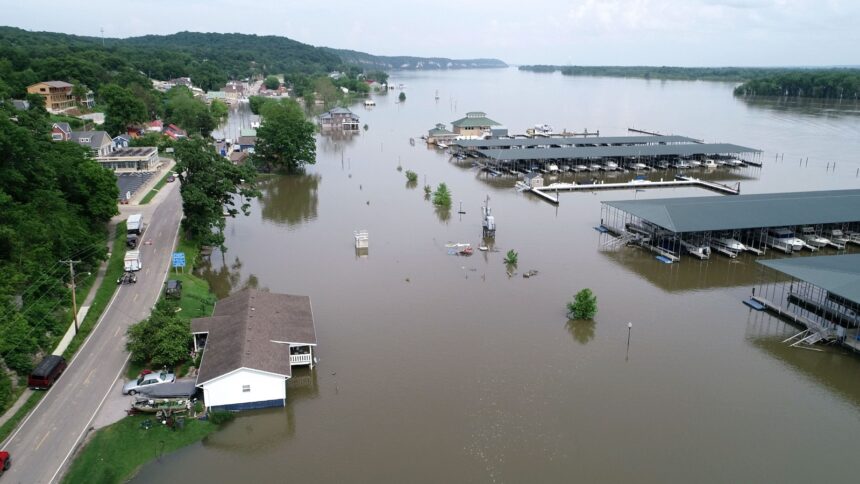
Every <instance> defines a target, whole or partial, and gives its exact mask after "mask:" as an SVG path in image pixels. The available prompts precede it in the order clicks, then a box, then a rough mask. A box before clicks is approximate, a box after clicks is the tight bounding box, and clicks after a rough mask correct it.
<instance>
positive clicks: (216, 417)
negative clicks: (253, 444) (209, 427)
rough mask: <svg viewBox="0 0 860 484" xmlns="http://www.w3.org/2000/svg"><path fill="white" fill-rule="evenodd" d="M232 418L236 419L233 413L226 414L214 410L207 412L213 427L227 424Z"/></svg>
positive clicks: (223, 411) (222, 411)
mask: <svg viewBox="0 0 860 484" xmlns="http://www.w3.org/2000/svg"><path fill="white" fill-rule="evenodd" d="M234 418H236V414H234V413H233V412H228V411H226V410H215V411H212V412H209V421H210V422H212V423H213V424H215V425H221V424H223V423H227V422H229V421H231V420H233V419H234Z"/></svg>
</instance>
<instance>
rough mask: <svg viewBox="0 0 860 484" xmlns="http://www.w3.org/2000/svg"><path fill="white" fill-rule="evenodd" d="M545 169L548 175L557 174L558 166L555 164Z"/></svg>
mask: <svg viewBox="0 0 860 484" xmlns="http://www.w3.org/2000/svg"><path fill="white" fill-rule="evenodd" d="M546 169H547V171H548V172H550V173H558V165H556V164H550V165H547V167H546Z"/></svg>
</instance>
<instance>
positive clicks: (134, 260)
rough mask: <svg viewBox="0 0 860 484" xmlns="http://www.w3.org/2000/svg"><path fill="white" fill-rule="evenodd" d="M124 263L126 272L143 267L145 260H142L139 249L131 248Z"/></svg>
mask: <svg viewBox="0 0 860 484" xmlns="http://www.w3.org/2000/svg"><path fill="white" fill-rule="evenodd" d="M123 263H124V266H125V271H126V272H135V271H139V270H141V269H143V262H142V261H141V260H140V251H139V250H130V251H128V252H126V253H125V258H124V259H123Z"/></svg>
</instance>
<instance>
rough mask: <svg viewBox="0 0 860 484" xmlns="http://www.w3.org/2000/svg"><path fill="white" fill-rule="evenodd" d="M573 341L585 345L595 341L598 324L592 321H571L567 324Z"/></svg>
mask: <svg viewBox="0 0 860 484" xmlns="http://www.w3.org/2000/svg"><path fill="white" fill-rule="evenodd" d="M565 326H566V327H567V330H568V331H569V332H570V335H571V336H573V339H574V340H575V341H576V342H577V343H579V344H581V345H584V344H586V343H588V342H589V341H591V340H593V339H594V329H595V327H596V326H597V323H596V322H595V321H594V320H592V319H569V320H568V321H567V323H566V324H565Z"/></svg>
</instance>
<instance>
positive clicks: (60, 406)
mask: <svg viewBox="0 0 860 484" xmlns="http://www.w3.org/2000/svg"><path fill="white" fill-rule="evenodd" d="M178 185H179V184H178V183H173V184H168V185H167V186H166V187H165V188H166V189H164V190H162V191H161V192H160V193H159V194H158V196H157V197H156V198H155V199H154V200H153V203H152V204H151V205H144V206H140V207H122V211H123V214H128V213H134V212H141V213H143V214H144V221H147V220H148V221H149V222H148V223H149V226H148V227H147V229H146V232H145V233H144V236H143V243H142V244H141V246H140V251H141V259H142V261H143V269H142V270H141V271H140V272H139V273H138V277H137V284H130V285H126V286H121V287H119V288H118V290H117V292H116V294H115V296H114V299H113V300H112V301H111V303H110V304H109V306H108V308H107V310H106V311H105V312H104V313H103V315H102V318H101V320H99V323H98V326H97V327H96V328H95V330H94V331H93V332H92V333H91V334H90V337H89V338H88V339H87V341H86V342H85V343H84V345H83V346H82V347H81V349H80V350H79V351H78V354H77V356H76V357H75V358H74V359H72V361H71V363H70V364H69V367H68V369H66V372H65V373H64V374H63V376H62V377H61V378H60V379H59V381H57V383H56V384H55V385H54V387H53V388H52V389H51V390H50V391H49V392H48V394H47V395H46V396H45V398H44V399H42V402H41V403H40V404H39V406H38V407H36V409H35V410H34V411H33V412H32V413H31V414H30V416H29V418H28V419H27V420H25V421H24V423H23V425H21V426H20V427H19V429H18V431H17V432H15V433H14V434H12V436H11V437H10V438H9V440H8V441H7V442H5V443H4V446H5V448H6V450H8V451H9V452H11V454H12V468H11V469H9V471H8V472H7V473H6V474H4V475H3V483H4V484H9V483H28V484H30V483H34V484H35V483H50V482H58V481H59V480H60V479H61V478H62V474H63V471H64V470H65V468H66V466H67V465H68V461H69V460H70V459H71V457H70V456H71V454H72V453H73V451H74V450H75V448H76V446H77V444H78V442H80V441H81V439H82V438H83V437H84V436H85V434H86V433H87V429H89V428H90V427H91V426H92V421H93V418H94V416H95V414H96V413H97V411H98V409H99V407H100V406H101V404H102V402H104V400H105V398H106V396H107V394H108V392H110V391H113V390H114V382H115V381H116V379H117V378H119V377H121V375H120V374H121V372H122V371H123V367H124V366H125V363H126V360H127V358H128V353H126V351H125V332H126V328H128V327H129V326H130V325H131V324H133V323H136V322H138V321H140V320H142V319H145V318H146V317H147V316H148V315H149V312H150V310H151V308H152V306H153V305H154V304H155V302H156V300H157V299H158V296H159V293H160V291H161V288H162V287H163V284H164V279H165V275H166V273H167V270H168V268H169V264H170V256H171V253H172V252H173V247H174V242H175V240H176V234H177V231H178V229H179V221H180V219H181V208H182V204H181V199H180V197H179V190H178ZM159 202H160V203H159ZM149 241H152V242H151V244H150V245H147V244H148V243H149ZM104 283H105V284H111V283H113V281H107V280H106V281H104Z"/></svg>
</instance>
